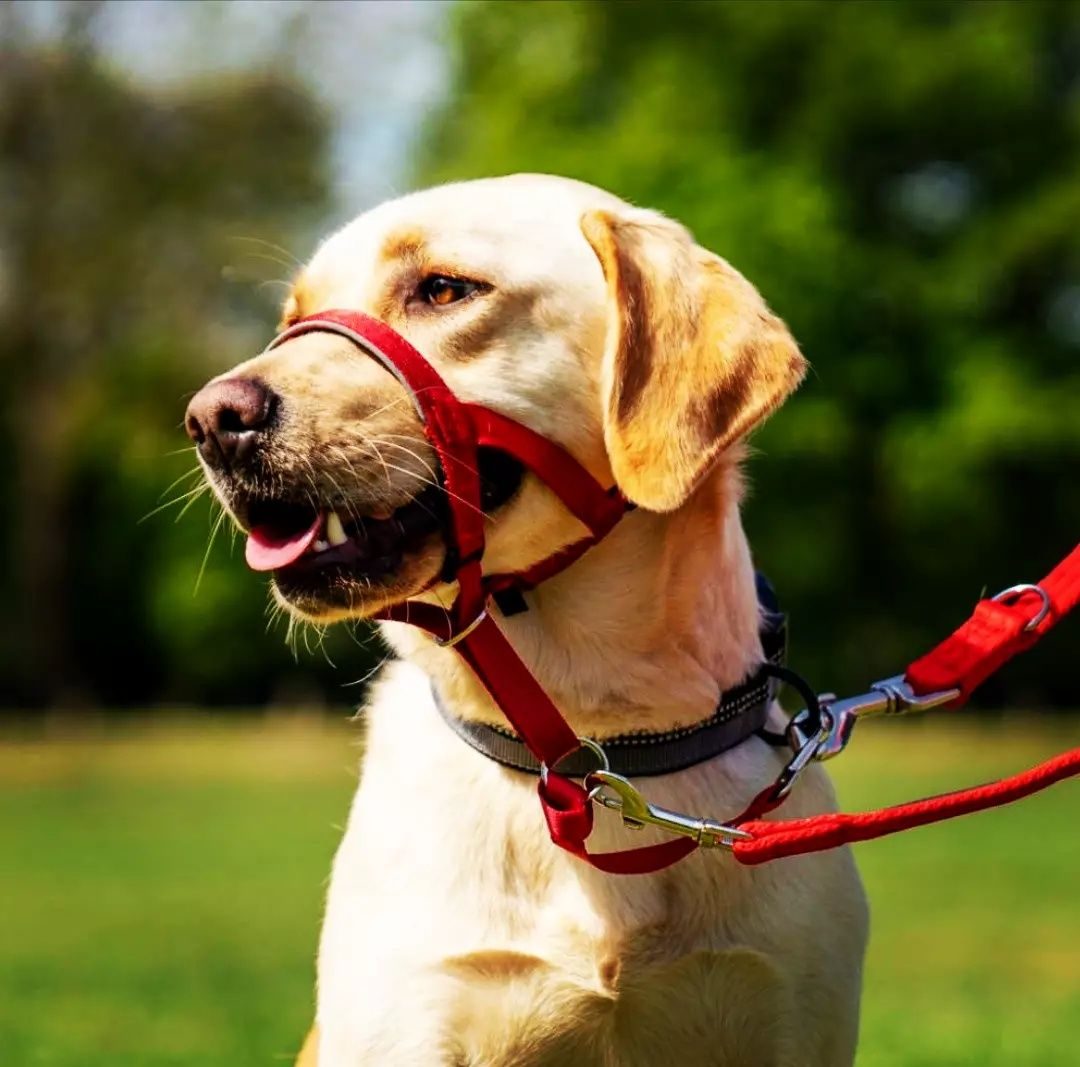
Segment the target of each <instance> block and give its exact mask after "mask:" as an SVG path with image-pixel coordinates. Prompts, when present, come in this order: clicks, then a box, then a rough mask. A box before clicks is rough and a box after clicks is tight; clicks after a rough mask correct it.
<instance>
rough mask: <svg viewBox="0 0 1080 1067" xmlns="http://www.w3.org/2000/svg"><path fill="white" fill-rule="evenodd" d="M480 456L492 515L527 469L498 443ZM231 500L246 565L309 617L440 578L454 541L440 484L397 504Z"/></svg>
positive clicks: (397, 595) (402, 594) (385, 598)
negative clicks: (271, 581)
mask: <svg viewBox="0 0 1080 1067" xmlns="http://www.w3.org/2000/svg"><path fill="white" fill-rule="evenodd" d="M478 458H479V470H480V480H481V507H482V509H483V511H484V512H485V514H487V515H489V516H490V515H493V514H494V513H495V512H496V511H498V510H499V509H500V508H502V507H503V506H505V505H506V504H508V503H509V502H510V500H511V499H512V498H513V497H514V496H515V495H516V493H517V491H518V489H519V487H520V485H521V481H522V477H523V475H524V470H523V468H522V466H521V464H520V463H518V462H517V461H516V460H514V459H513V458H512V457H510V456H508V455H506V453H503V452H498V451H496V450H494V449H485V448H482V449H480V452H479V457H478ZM232 504H233V510H234V512H235V513H236V515H237V518H238V519H239V521H240V523H241V525H242V526H243V527H244V528H245V529H246V530H247V534H248V538H247V544H246V546H245V553H244V554H245V558H246V560H247V563H248V566H249V567H251V568H252V569H253V570H256V571H264V572H270V573H271V574H272V575H273V578H274V582H275V585H276V586H277V589H278V592H279V593H280V595H281V596H282V597H283V598H284V599H285V600H286V601H288V602H289V603H290V604H292V605H293V606H294V607H297V608H298V609H300V610H301V611H302V612H304V613H306V614H310V615H319V614H321V613H322V612H323V610H324V609H326V610H331V611H337V612H340V611H341V610H346V611H349V612H352V611H354V610H357V611H358V606H359V605H361V604H366V605H368V606H369V607H374V606H375V601H381V602H383V603H386V602H389V601H392V600H394V599H404V598H406V597H408V596H411V595H414V594H415V593H416V592H418V591H419V590H420V589H421V588H423V587H424V586H425V585H426V584H427V583H428V582H430V581H431V580H432V579H433V578H434V577H436V576H437V574H438V572H439V570H440V568H441V566H442V561H443V560H444V559H445V556H446V549H447V546H448V545H449V544H451V543H452V540H453V539H452V531H451V529H450V522H451V518H450V509H449V507H448V500H447V494H446V490H445V489H444V488H443V487H442V486H441V485H439V484H431V485H426V486H424V487H423V488H422V489H421V491H420V492H418V493H417V494H416V495H415V496H414V497H413V498H412V499H411V500H408V501H407V502H406V503H404V504H402V505H401V506H400V507H398V508H396V509H393V510H391V509H388V508H386V507H384V506H380V507H375V508H373V507H371V506H370V505H367V506H365V504H364V502H363V501H361V500H358V499H357V500H352V499H343V498H341V497H340V494H338V495H337V498H336V499H329V498H328V499H327V500H325V501H320V500H318V499H303V500H300V499H287V498H276V497H275V498H267V497H258V496H245V497H243V498H242V499H239V500H238V499H235V498H234V500H233V501H232ZM372 594H380V595H376V596H374V597H373V596H372ZM361 613H363V612H361Z"/></svg>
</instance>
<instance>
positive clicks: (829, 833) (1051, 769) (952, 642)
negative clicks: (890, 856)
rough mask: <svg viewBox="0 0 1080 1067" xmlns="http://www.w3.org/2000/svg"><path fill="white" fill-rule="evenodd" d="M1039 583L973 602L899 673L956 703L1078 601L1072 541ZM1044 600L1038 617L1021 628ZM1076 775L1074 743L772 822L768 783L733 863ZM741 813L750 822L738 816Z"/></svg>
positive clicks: (864, 836) (867, 833)
mask: <svg viewBox="0 0 1080 1067" xmlns="http://www.w3.org/2000/svg"><path fill="white" fill-rule="evenodd" d="M1039 588H1040V589H1042V591H1043V593H1045V594H1046V597H1047V600H1046V602H1044V600H1043V598H1042V596H1040V595H1039V593H1038V591H1037V590H1031V591H1026V592H1023V593H1021V594H1019V595H1018V596H1017V597H1016V598H1015V599H1014V600H1011V601H1008V602H1006V601H1003V600H982V601H980V602H979V603H978V605H976V608H975V611H974V613H973V614H972V616H971V618H970V619H968V620H967V622H965V623H964V624H963V625H962V626H961V627H960V628H959V629H958V630H957V631H956V632H955V633H953V634H952V635H951V636H950V637H948V638H946V639H945V640H944V641H942V643H941V644H940V645H938V646H937V648H935V649H934V650H933V651H931V652H929V653H927V654H926V655H925V656H923V657H922V658H921V659H918V660H916V661H915V662H914V663H913V664H912V665H911V666H910V667H909V668H908V671H907V674H906V679H907V681H908V682H909V683H910V685H911V687H912V688H913V689H914V690H915V692H916V693H919V694H925V693H932V692H941V691H943V690H948V689H957V688H958V689H960V696H959V697H958V698H957V700H955V701H953V705H954V706H955V705H959V704H961V703H963V702H964V701H965V700H966V699H967V698H968V697H969V696H970V695H971V693H972V691H973V690H974V689H975V688H976V687H977V686H978V685H979V684H980V683H981V682H983V681H985V680H986V679H987V678H988V677H989V676H990V675H991V674H993V673H994V671H996V670H997V669H998V668H999V667H1000V666H1001V665H1002V664H1003V663H1005V662H1007V661H1008V660H1010V659H1011V658H1012V657H1013V656H1015V655H1016V654H1017V653H1018V652H1021V651H1023V650H1024V649H1027V648H1030V647H1031V646H1032V645H1033V644H1034V643H1035V642H1036V641H1038V639H1039V638H1040V637H1041V636H1042V635H1043V634H1044V633H1046V631H1047V630H1049V629H1050V628H1051V627H1052V626H1053V625H1055V623H1057V622H1058V621H1059V620H1060V619H1061V618H1062V617H1064V616H1065V615H1066V614H1068V612H1070V611H1071V610H1072V609H1073V608H1074V607H1076V605H1077V603H1078V602H1080V545H1077V546H1076V547H1075V548H1074V549H1073V550H1072V551H1071V552H1070V553H1069V555H1068V556H1066V557H1065V559H1064V560H1062V562H1061V563H1059V564H1058V565H1057V566H1056V567H1055V568H1054V569H1053V570H1052V571H1051V572H1050V574H1048V575H1047V576H1046V577H1045V578H1044V579H1043V580H1042V581H1041V582H1040V583H1039ZM1046 606H1048V610H1047V611H1046V613H1045V615H1044V617H1043V618H1042V619H1041V620H1040V621H1039V622H1038V623H1037V624H1036V625H1034V626H1031V628H1030V629H1028V627H1029V626H1030V625H1031V623H1032V621H1033V620H1034V619H1036V618H1038V614H1039V612H1040V611H1041V610H1042V609H1043V607H1046ZM1076 774H1080V748H1076V749H1072V750H1071V751H1069V752H1065V753H1063V754H1062V755H1060V756H1056V757H1055V758H1054V759H1050V760H1047V761H1046V762H1045V763H1040V764H1038V765H1037V766H1035V767H1032V768H1030V769H1029V770H1026V771H1022V772H1020V773H1019V774H1015V775H1013V776H1011V777H1009V778H1002V779H1001V780H1000V781H997V782H990V783H988V784H986V785H981V786H975V787H974V788H971V789H961V790H958V791H957V792H955V793H946V794H944V795H942V796H937V797H928V798H927V799H925V800H916V801H913V802H912V803H910V804H897V805H895V806H893V807H889V808H881V809H879V810H877V811H867V812H859V813H856V814H850V815H849V814H844V813H840V812H835V813H829V814H825V815H815V816H811V817H810V818H807V819H790V820H786V821H775V822H774V821H769V820H764V819H760V818H759V816H760V815H762V814H763V813H764V812H766V811H768V810H770V808H771V807H773V806H775V805H773V804H770V803H769V801H768V794H769V790H766V791H765V792H764V793H762V794H759V795H758V796H757V797H755V799H754V801H753V802H752V803H751V805H750V807H749V808H748V809H747V811H746V812H744V814H743V815H742V816H741V817H740V819H739V820H737V822H738V825H739V828H740V829H742V830H746V831H747V832H748V833H750V834H752V835H753V836H752V838H751V839H750V840H739V841H737V842H736V843H735V857H736V859H738V860H739V861H740V862H741V863H747V864H754V863H765V862H766V861H767V860H774V859H780V858H782V857H784V856H798V855H802V854H804V853H807V852H820V851H822V850H824V849H830V848H836V847H837V846H839V845H846V844H851V843H853V842H856V841H868V840H871V839H872V838H876V837H884V836H886V835H887V834H895V833H899V832H900V831H901V830H910V829H912V828H913V827H916V826H926V825H928V824H929V823H935V822H941V821H942V820H944V819H951V818H955V817H956V816H958V815H968V814H970V813H972V812H976V811H984V810H986V809H987V808H994V807H998V806H999V805H1001V804H1008V803H1009V802H1011V801H1013V800H1019V799H1020V798H1021V797H1026V796H1029V795H1030V794H1032V793H1037V792H1038V791H1039V790H1041V789H1045V788H1047V786H1050V785H1053V784H1054V783H1055V782H1060V781H1062V780H1063V779H1065V778H1069V777H1072V776H1073V775H1076ZM748 818H749V819H750V820H752V821H749V822H747V821H743V820H745V819H748Z"/></svg>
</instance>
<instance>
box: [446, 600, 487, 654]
mask: <svg viewBox="0 0 1080 1067" xmlns="http://www.w3.org/2000/svg"><path fill="white" fill-rule="evenodd" d="M486 618H487V608H482V609H481V611H480V614H479V615H477V616H476V618H475V619H473V621H472V622H470V623H469V625H468V626H466V627H465V629H464V630H462V631H461V633H458V634H454V635H452V636H451V637H446V638H442V637H436V638H435V644H437V645H438V646H439V647H440V648H453V647H454V645H456V644H457V643H458V642H459V641H464V640H465V638H466V637H468V636H469V634H471V633H472V632H473V630H475V629H476V628H477V626H479V625H480V623H482V622H483V621H484V620H485V619H486Z"/></svg>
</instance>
